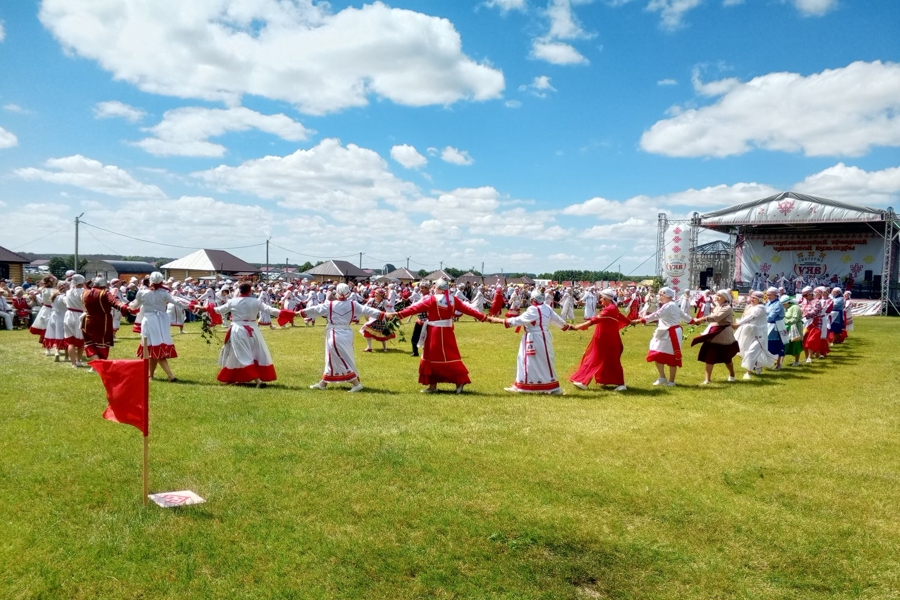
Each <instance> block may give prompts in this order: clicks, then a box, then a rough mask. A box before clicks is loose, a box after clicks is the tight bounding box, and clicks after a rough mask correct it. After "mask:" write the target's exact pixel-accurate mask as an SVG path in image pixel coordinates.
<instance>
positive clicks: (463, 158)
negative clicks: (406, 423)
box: [441, 146, 475, 166]
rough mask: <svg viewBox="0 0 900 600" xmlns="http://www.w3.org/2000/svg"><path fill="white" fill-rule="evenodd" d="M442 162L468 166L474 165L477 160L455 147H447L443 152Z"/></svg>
mask: <svg viewBox="0 0 900 600" xmlns="http://www.w3.org/2000/svg"><path fill="white" fill-rule="evenodd" d="M441 160H443V161H444V162H448V163H451V164H454V165H462V166H468V165H471V164H474V162H475V159H474V158H472V157H471V156H469V153H468V152H467V151H465V150H457V149H456V148H454V147H453V146H447V147H446V148H444V149H443V150H442V151H441Z"/></svg>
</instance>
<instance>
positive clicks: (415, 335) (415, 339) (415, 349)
mask: <svg viewBox="0 0 900 600" xmlns="http://www.w3.org/2000/svg"><path fill="white" fill-rule="evenodd" d="M422 327H423V325H422V323H420V322H419V321H416V324H415V326H414V327H413V332H412V353H413V354H418V353H419V336H421V335H422Z"/></svg>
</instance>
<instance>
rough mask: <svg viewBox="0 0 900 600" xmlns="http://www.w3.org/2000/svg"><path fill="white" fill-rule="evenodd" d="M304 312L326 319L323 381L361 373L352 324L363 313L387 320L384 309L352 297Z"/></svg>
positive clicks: (303, 312) (348, 378)
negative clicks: (362, 302) (356, 300)
mask: <svg viewBox="0 0 900 600" xmlns="http://www.w3.org/2000/svg"><path fill="white" fill-rule="evenodd" d="M300 314H301V315H302V316H303V318H307V317H324V319H325V323H326V325H325V372H324V373H323V374H322V381H325V382H326V383H329V382H330V383H334V382H342V381H352V380H354V379H356V378H357V377H359V375H358V373H357V371H356V358H355V355H354V352H353V330H352V329H350V326H351V325H352V324H353V323H354V322H356V321H358V320H359V316H360V315H363V316H366V317H369V318H370V319H376V320H382V321H383V320H384V312H383V311H381V310H378V309H376V308H372V307H370V306H364V305H362V304H360V303H359V302H353V301H351V300H332V301H329V302H325V303H323V304H319V305H316V306H310V307H309V308H305V309H303V310H301V311H300Z"/></svg>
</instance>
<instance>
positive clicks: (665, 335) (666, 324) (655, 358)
mask: <svg viewBox="0 0 900 600" xmlns="http://www.w3.org/2000/svg"><path fill="white" fill-rule="evenodd" d="M692 320H693V319H691V315H689V314H687V313H686V312H684V311H683V310H681V307H679V306H678V305H677V304H675V303H674V302H666V303H665V304H663V305H662V306H660V307H659V308H658V309H656V310H655V311H653V312H652V313H650V314H648V315H647V316H646V317H644V318H642V319H641V323H652V322H654V321H658V322H659V324H658V325H657V326H656V331H654V332H653V337H652V338H650V351H649V352H648V353H647V362H656V363H661V364H664V365H668V366H670V367H680V366H681V338H682V333H681V323H682V322H684V323H690V322H691V321H692Z"/></svg>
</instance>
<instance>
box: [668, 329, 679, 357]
mask: <svg viewBox="0 0 900 600" xmlns="http://www.w3.org/2000/svg"><path fill="white" fill-rule="evenodd" d="M676 329H681V325H675V326H674V327H669V330H668V331H669V340H671V342H672V354H673V355H675V359H676V360H681V336H680V335H678V334H677V333H676V331H675V330H676Z"/></svg>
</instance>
